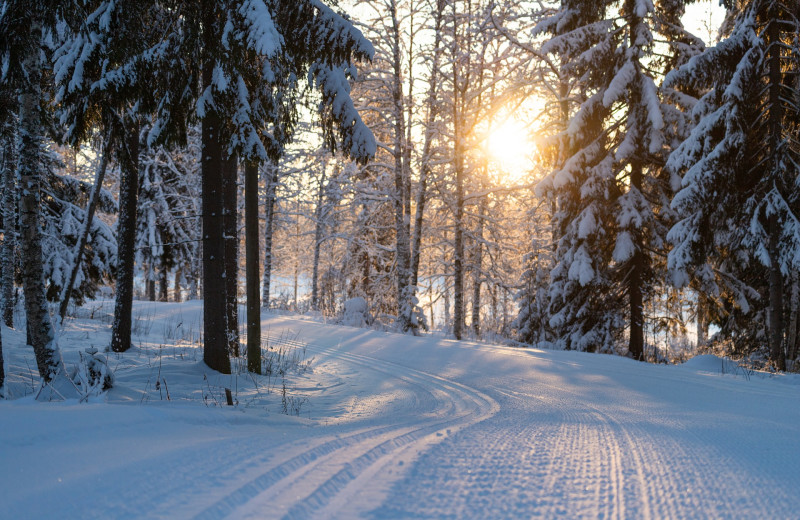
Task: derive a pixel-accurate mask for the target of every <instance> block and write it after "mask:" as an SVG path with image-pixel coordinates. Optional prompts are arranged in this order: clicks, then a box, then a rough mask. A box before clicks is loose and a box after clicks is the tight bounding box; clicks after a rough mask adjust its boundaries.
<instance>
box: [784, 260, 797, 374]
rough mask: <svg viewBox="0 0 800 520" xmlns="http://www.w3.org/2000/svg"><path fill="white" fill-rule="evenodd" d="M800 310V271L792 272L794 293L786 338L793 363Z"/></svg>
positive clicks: (790, 304)
mask: <svg viewBox="0 0 800 520" xmlns="http://www.w3.org/2000/svg"><path fill="white" fill-rule="evenodd" d="M798 312H800V280H798V272H797V271H793V272H792V294H791V300H790V303H789V330H788V331H787V333H788V337H787V340H786V350H787V359H788V360H790V361H792V362H793V363H794V362H795V361H796V360H797V346H798V345H797V325H798V319H797V318H798V316H797V314H798Z"/></svg>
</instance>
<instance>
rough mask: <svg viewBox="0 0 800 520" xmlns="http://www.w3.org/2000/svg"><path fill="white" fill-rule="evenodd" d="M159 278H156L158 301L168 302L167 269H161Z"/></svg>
mask: <svg viewBox="0 0 800 520" xmlns="http://www.w3.org/2000/svg"><path fill="white" fill-rule="evenodd" d="M159 274H160V275H161V276H160V277H159V278H158V301H160V302H168V301H169V269H167V268H166V267H162V268H161V273H159Z"/></svg>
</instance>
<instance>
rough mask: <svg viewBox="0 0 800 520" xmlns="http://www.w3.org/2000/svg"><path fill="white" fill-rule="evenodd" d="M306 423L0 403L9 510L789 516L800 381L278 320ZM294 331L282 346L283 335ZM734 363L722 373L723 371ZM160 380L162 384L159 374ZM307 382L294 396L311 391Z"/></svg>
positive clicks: (5, 509) (271, 327) (174, 514)
mask: <svg viewBox="0 0 800 520" xmlns="http://www.w3.org/2000/svg"><path fill="white" fill-rule="evenodd" d="M264 326H265V331H271V333H273V334H274V333H276V332H277V331H292V332H293V333H295V334H297V336H296V337H297V339H296V340H295V341H298V342H302V343H303V344H307V347H306V348H307V350H308V353H309V355H313V356H314V363H313V367H314V372H313V374H311V375H309V376H308V377H307V378H304V379H302V380H300V381H296V382H295V383H294V385H295V386H294V388H293V390H294V391H295V392H298V393H300V394H302V395H305V396H307V397H308V402H307V403H305V404H304V405H303V406H302V408H301V419H297V418H289V417H286V416H283V415H280V414H275V413H272V414H270V415H269V416H268V417H266V418H264V417H263V415H264V414H263V413H261V414H255V413H241V411H239V410H233V409H209V408H206V407H202V406H201V407H197V406H190V405H180V404H178V403H174V402H173V403H172V404H168V405H162V404H159V403H153V404H151V405H142V406H132V405H129V404H125V405H122V404H90V405H77V404H42V403H31V402H28V401H26V400H21V401H19V402H10V403H2V404H0V418H5V419H6V420H4V421H2V422H3V426H2V427H1V428H0V430H2V433H0V443H2V444H0V460H2V471H0V517H2V518H23V517H24V518H48V517H60V518H77V517H81V518H110V517H118V518H122V517H126V518H132V517H140V518H156V517H161V518H223V517H230V518H314V519H316V518H358V517H363V518H480V519H483V518H514V519H516V518H554V517H561V518H604V519H608V518H796V517H797V516H798V513H797V512H798V511H800V495H799V494H798V493H797V490H798V489H800V450H798V439H800V407H798V397H800V386H798V385H797V382H798V381H797V378H796V377H795V376H789V377H779V378H773V379H769V380H764V379H761V378H758V377H750V378H747V377H745V374H744V373H741V372H740V373H738V374H726V375H723V374H721V373H720V372H721V368H722V367H721V366H718V365H719V363H720V362H719V361H718V360H713V359H698V360H696V361H694V362H691V363H689V364H687V365H686V366H682V367H665V366H652V365H645V364H640V363H636V362H633V361H630V360H626V359H621V358H616V357H610V356H599V355H589V354H580V353H571V352H543V351H536V350H519V349H512V348H505V347H492V346H487V345H480V344H474V343H467V342H456V341H450V340H442V339H440V338H411V337H406V336H400V335H394V334H385V333H379V332H374V331H366V330H360V329H353V328H345V327H338V326H332V325H321V324H318V323H314V322H312V321H306V320H303V319H300V318H291V317H279V316H271V317H269V318H267V319H266V320H265V323H264ZM293 337H294V336H293ZM725 370H726V371H729V370H730V368H726V369H725ZM172 377H173V378H174V377H175V376H172ZM303 385H306V386H305V387H304V386H303Z"/></svg>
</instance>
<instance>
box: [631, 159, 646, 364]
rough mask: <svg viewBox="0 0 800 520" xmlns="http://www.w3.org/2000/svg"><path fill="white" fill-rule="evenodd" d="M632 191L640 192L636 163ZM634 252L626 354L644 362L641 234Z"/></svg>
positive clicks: (638, 168)
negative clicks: (628, 336) (628, 353)
mask: <svg viewBox="0 0 800 520" xmlns="http://www.w3.org/2000/svg"><path fill="white" fill-rule="evenodd" d="M630 189H632V190H638V191H641V190H642V165H641V164H639V163H638V162H636V161H633V162H632V163H631V187H630ZM633 235H634V237H633V240H634V244H635V246H634V248H635V249H634V252H633V257H632V258H631V260H630V268H629V269H630V270H629V274H628V298H629V304H630V314H631V316H630V320H631V322H630V338H629V342H628V352H630V354H631V356H632V357H633V359H638V360H639V361H644V308H643V307H644V305H643V295H642V271H643V267H644V256H643V253H642V244H641V233H639V232H638V230H636V231H634V232H633Z"/></svg>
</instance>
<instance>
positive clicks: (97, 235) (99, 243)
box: [41, 143, 117, 305]
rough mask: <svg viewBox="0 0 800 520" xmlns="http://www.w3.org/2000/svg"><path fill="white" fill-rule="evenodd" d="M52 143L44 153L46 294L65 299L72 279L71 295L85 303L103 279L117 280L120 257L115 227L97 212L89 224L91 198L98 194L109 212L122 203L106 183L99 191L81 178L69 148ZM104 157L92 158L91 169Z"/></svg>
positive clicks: (56, 299)
mask: <svg viewBox="0 0 800 520" xmlns="http://www.w3.org/2000/svg"><path fill="white" fill-rule="evenodd" d="M48 144H49V146H48V148H47V149H46V151H45V153H43V154H42V159H43V165H44V171H45V176H44V177H43V179H42V187H41V192H42V198H41V200H42V202H41V213H42V223H43V236H42V255H43V262H44V264H43V272H44V277H45V282H46V283H45V285H46V287H47V293H46V295H47V299H48V300H49V301H51V302H56V303H63V301H64V300H63V297H64V293H65V290H66V286H67V284H68V283H69V282H70V281H71V282H72V290H71V291H70V293H71V298H72V299H73V300H74V301H75V302H76V303H77V304H78V305H80V304H82V303H83V302H84V300H85V299H86V298H93V297H94V296H95V294H96V292H97V291H98V289H99V288H100V286H101V285H108V284H110V283H111V281H112V278H113V275H114V271H115V268H116V262H117V243H116V240H115V239H114V233H113V231H112V229H111V227H110V226H109V225H108V224H107V223H106V222H105V221H104V220H102V219H97V218H95V219H92V220H91V223H90V225H89V227H87V221H88V213H87V210H88V205H89V204H88V202H89V200H90V199H91V198H92V197H93V196H96V200H95V205H96V209H97V210H98V211H99V212H101V213H104V214H106V215H112V214H114V213H116V212H117V203H116V201H115V200H114V197H113V195H112V194H111V193H110V192H109V191H108V190H106V189H103V188H102V187H100V188H99V189H98V190H97V192H96V193H95V184H94V183H93V182H87V181H84V180H81V178H80V177H82V175H81V173H80V172H79V171H78V172H76V171H74V169H73V168H71V167H70V166H71V165H67V164H66V161H65V157H64V154H65V153H64V152H65V151H64V150H63V149H62V150H60V151H59V149H58V148H57V147H55V145H53V143H48ZM76 153H77V152H76ZM101 161H103V158H102V157H97V158H95V159H94V160H93V161H87V166H88V168H86V169H87V170H91V169H93V168H99V165H98V164H97V163H99V162H101ZM84 233H86V235H85V236H84ZM82 239H83V240H85V243H84V248H83V253H82V257H83V261H81V262H80V263H79V264H78V265H77V269H76V268H75V267H76V258H75V255H76V251H77V248H78V245H79V243H80V242H81V240H82ZM73 276H74V279H72V280H71V278H72V277H73Z"/></svg>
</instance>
